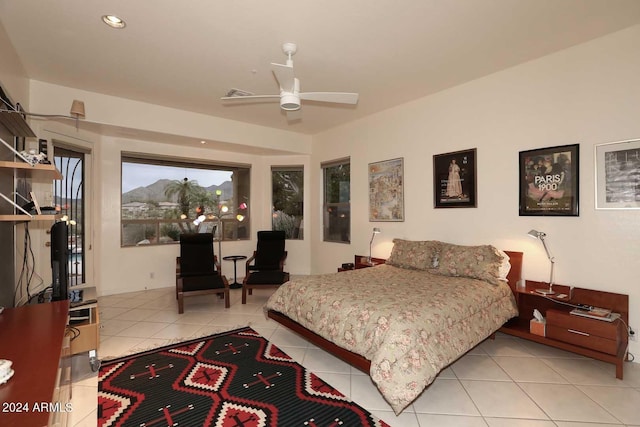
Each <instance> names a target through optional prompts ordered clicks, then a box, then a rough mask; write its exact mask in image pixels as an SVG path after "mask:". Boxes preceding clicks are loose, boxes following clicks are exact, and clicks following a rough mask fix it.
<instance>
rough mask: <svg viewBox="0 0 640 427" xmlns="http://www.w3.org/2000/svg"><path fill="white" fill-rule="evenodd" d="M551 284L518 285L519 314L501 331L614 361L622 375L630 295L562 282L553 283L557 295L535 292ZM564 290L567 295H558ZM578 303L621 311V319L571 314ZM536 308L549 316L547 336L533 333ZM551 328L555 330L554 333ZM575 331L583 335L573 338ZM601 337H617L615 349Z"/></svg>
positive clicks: (516, 296)
mask: <svg viewBox="0 0 640 427" xmlns="http://www.w3.org/2000/svg"><path fill="white" fill-rule="evenodd" d="M548 287H549V285H548V284H546V283H543V282H534V281H530V280H527V281H526V282H525V286H524V287H521V288H516V289H515V293H514V294H515V298H516V303H517V304H518V311H519V315H518V317H515V318H513V319H511V320H510V321H509V322H507V323H506V324H505V325H504V326H503V327H502V328H500V332H503V333H505V334H509V335H513V336H517V337H520V338H524V339H527V340H529V341H534V342H537V343H540V344H545V345H548V346H551V347H555V348H558V349H561V350H565V351H569V352H572V353H576V354H580V355H582V356H586V357H591V358H593V359H596V360H600V361H603V362H607V363H611V364H614V365H615V366H616V378H619V379H622V377H623V363H624V361H625V360H626V359H627V349H628V342H629V341H628V340H629V336H628V330H627V325H628V324H629V296H628V295H624V294H616V293H611V292H603V291H597V290H592V289H584V288H570V287H569V286H563V285H553V290H554V291H555V292H556V294H554V295H548V296H545V295H542V294H539V293H537V292H535V290H536V289H542V288H548ZM561 294H565V295H567V296H566V297H565V298H558V295H561ZM566 304H568V305H566ZM577 304H585V305H590V306H594V307H602V308H607V309H610V310H611V311H612V312H614V313H618V314H620V319H618V320H614V321H613V322H611V323H609V322H605V321H603V320H594V319H589V318H586V317H580V316H575V315H572V314H569V312H570V311H571V310H572V309H573V308H574V307H573V306H574V305H577ZM534 309H537V310H538V311H540V313H542V315H543V316H544V317H545V318H546V319H547V325H546V327H547V334H546V336H540V335H535V334H532V333H531V332H530V330H529V321H530V320H531V319H532V318H533V310H534ZM549 314H551V316H549ZM549 330H551V331H552V333H551V337H550V336H549ZM573 334H576V335H580V336H581V338H579V339H578V338H576V339H573V338H572V337H573ZM602 339H605V340H611V341H614V344H612V345H613V346H614V347H615V350H610V351H603V348H602V346H601V340H602Z"/></svg>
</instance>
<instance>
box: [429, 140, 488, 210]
mask: <svg viewBox="0 0 640 427" xmlns="http://www.w3.org/2000/svg"><path fill="white" fill-rule="evenodd" d="M476 176H477V175H476V149H475V148H472V149H470V150H463V151H455V152H452V153H444V154H437V155H435V156H433V195H434V207H436V208H475V207H477V203H478V201H477V196H476V194H477V192H476Z"/></svg>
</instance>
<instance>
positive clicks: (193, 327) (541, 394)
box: [69, 288, 640, 427]
mask: <svg viewBox="0 0 640 427" xmlns="http://www.w3.org/2000/svg"><path fill="white" fill-rule="evenodd" d="M240 292H241V291H240V290H232V291H231V308H230V309H226V310H225V309H224V304H223V302H222V300H220V299H217V298H216V296H214V295H211V296H206V297H190V298H186V299H185V313H184V314H182V315H179V314H178V309H177V303H176V300H175V297H174V289H173V288H164V289H155V290H149V291H142V292H132V293H129V294H120V295H113V296H105V297H101V298H99V307H100V316H101V322H102V329H101V340H100V341H101V343H100V350H99V352H98V355H99V357H107V356H118V355H123V354H127V353H135V352H136V351H140V350H142V349H145V348H149V347H152V346H160V345H164V344H169V343H171V342H174V341H180V339H182V338H187V337H197V336H204V335H209V334H212V333H216V332H221V331H224V330H229V329H233V328H235V327H240V326H246V325H250V326H251V327H252V328H253V329H254V330H256V331H257V332H259V333H260V334H261V335H263V336H264V337H265V338H267V339H269V340H270V341H271V342H273V343H274V344H276V345H277V346H279V347H280V348H281V349H282V350H284V351H285V352H286V353H287V354H289V355H290V356H291V357H292V358H294V359H295V360H296V361H298V362H299V363H301V364H303V365H304V366H305V367H307V368H309V369H310V370H311V371H313V372H315V373H316V374H318V375H319V376H321V377H322V378H324V379H325V380H326V381H328V382H329V383H331V384H332V385H333V386H334V387H336V388H337V389H338V390H340V391H341V392H342V393H343V394H345V395H347V396H349V397H351V399H352V400H354V401H356V402H357V403H359V404H360V405H362V406H363V407H365V408H366V409H368V410H369V411H371V412H372V413H374V414H375V415H377V416H378V417H380V418H382V419H383V420H384V421H386V422H387V423H388V424H390V425H391V426H400V427H414V426H421V427H424V426H438V427H447V426H465V427H475V426H489V427H524V426H527V427H528V426H531V427H551V426H558V427H579V426H583V427H602V426H621V425H626V426H640V364H638V363H628V364H626V365H625V379H624V380H622V381H620V380H617V379H616V378H615V369H614V367H613V365H609V364H605V363H601V362H597V361H594V360H591V359H587V358H583V357H579V356H575V355H573V354H570V353H566V352H562V351H559V350H556V349H553V348H550V347H546V346H542V345H539V344H536V343H531V342H528V341H525V340H521V339H518V338H513V337H510V336H507V335H502V334H498V336H497V338H496V339H495V340H487V341H485V342H483V343H481V344H480V345H478V346H477V347H476V348H474V349H473V350H471V351H470V352H469V353H468V354H466V355H465V356H463V357H461V358H460V359H459V360H458V361H456V362H455V363H453V364H452V365H451V366H450V367H448V368H447V369H445V370H444V371H442V373H441V374H440V375H439V376H438V377H437V378H436V380H435V381H434V383H433V384H432V385H431V386H430V387H429V388H428V389H427V390H426V391H425V392H424V393H423V394H422V395H421V396H420V397H419V398H418V399H417V400H416V401H415V402H414V403H413V404H412V405H410V406H409V407H408V408H407V409H405V411H404V412H403V413H402V414H400V415H399V416H396V415H395V414H394V413H393V412H392V411H391V409H390V407H389V405H388V404H387V403H386V402H385V401H384V400H383V399H382V397H381V396H380V394H379V393H378V391H377V389H376V388H375V386H374V385H373V384H372V382H371V380H370V379H369V377H368V376H366V375H363V374H362V373H361V372H359V371H358V370H356V369H354V368H351V367H350V366H349V365H346V364H345V363H343V362H341V361H339V360H337V359H336V358H334V357H333V356H331V355H329V354H328V353H326V352H324V351H323V350H320V349H318V348H317V347H315V346H313V345H310V344H309V343H307V342H306V341H305V340H304V339H302V338H300V337H299V336H297V335H295V334H294V333H292V332H290V331H288V330H287V329H285V328H284V327H281V326H279V325H278V324H277V323H275V322H274V321H272V320H270V319H265V317H264V316H263V314H262V305H263V304H264V302H265V301H266V300H267V298H268V297H269V295H270V294H271V292H272V291H271V290H266V289H265V290H259V291H256V292H254V295H253V296H250V297H249V304H246V305H242V304H241V303H240ZM73 378H74V383H73V389H72V393H73V400H72V403H73V409H74V410H73V412H72V413H71V421H70V423H69V425H71V426H74V427H80V426H82V427H85V426H91V427H94V426H95V425H96V419H97V417H96V406H97V402H96V394H97V387H98V386H97V373H93V372H91V369H90V365H89V359H88V355H85V354H81V355H77V356H74V358H73Z"/></svg>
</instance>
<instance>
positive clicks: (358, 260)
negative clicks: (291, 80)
mask: <svg viewBox="0 0 640 427" xmlns="http://www.w3.org/2000/svg"><path fill="white" fill-rule="evenodd" d="M368 258H369V257H367V256H364V255H355V256H354V257H353V268H342V267H339V268H338V272H341V271H349V270H356V269H359V268H368V267H375V266H376V265H380V264H384V263H385V262H387V260H386V259H384V258H373V257H372V258H371V264H369V261H368Z"/></svg>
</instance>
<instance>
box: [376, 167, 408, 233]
mask: <svg viewBox="0 0 640 427" xmlns="http://www.w3.org/2000/svg"><path fill="white" fill-rule="evenodd" d="M403 163H404V160H403V159H402V158H400V159H393V160H385V161H383V162H377V163H369V221H404V170H403Z"/></svg>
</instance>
